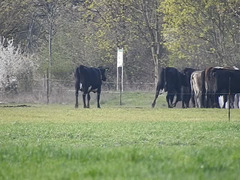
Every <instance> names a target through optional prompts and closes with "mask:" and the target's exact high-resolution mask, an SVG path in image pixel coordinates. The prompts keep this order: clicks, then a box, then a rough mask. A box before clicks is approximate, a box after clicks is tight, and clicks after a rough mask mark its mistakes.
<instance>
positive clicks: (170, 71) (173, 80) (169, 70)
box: [152, 67, 181, 108]
mask: <svg viewBox="0 0 240 180" xmlns="http://www.w3.org/2000/svg"><path fill="white" fill-rule="evenodd" d="M160 90H161V91H166V92H167V96H166V100H167V103H168V107H169V108H172V107H175V106H176V104H177V102H178V101H180V100H181V75H180V72H179V71H178V70H177V69H176V68H173V67H166V68H162V70H161V72H160V73H159V80H158V84H157V88H156V94H155V98H154V101H153V103H152V107H154V106H155V104H156V100H157V98H158V95H159V92H160ZM175 96H176V101H175V102H174V103H173V99H174V97H175Z"/></svg>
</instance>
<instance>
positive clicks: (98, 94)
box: [97, 92, 100, 108]
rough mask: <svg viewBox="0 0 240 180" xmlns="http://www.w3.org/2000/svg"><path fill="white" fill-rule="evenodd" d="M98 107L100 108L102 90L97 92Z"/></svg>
mask: <svg viewBox="0 0 240 180" xmlns="http://www.w3.org/2000/svg"><path fill="white" fill-rule="evenodd" d="M97 107H98V108H100V92H98V93H97Z"/></svg>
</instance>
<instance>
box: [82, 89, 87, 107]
mask: <svg viewBox="0 0 240 180" xmlns="http://www.w3.org/2000/svg"><path fill="white" fill-rule="evenodd" d="M82 98H83V107H84V108H86V107H87V106H86V93H85V92H84V93H83V95H82Z"/></svg>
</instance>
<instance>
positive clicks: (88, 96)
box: [87, 93, 91, 108]
mask: <svg viewBox="0 0 240 180" xmlns="http://www.w3.org/2000/svg"><path fill="white" fill-rule="evenodd" d="M90 99H91V97H90V93H87V108H89V107H90V105H89V102H90Z"/></svg>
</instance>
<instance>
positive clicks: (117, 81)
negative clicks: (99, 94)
mask: <svg viewBox="0 0 240 180" xmlns="http://www.w3.org/2000/svg"><path fill="white" fill-rule="evenodd" d="M118 80H119V78H118V66H117V91H118Z"/></svg>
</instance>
